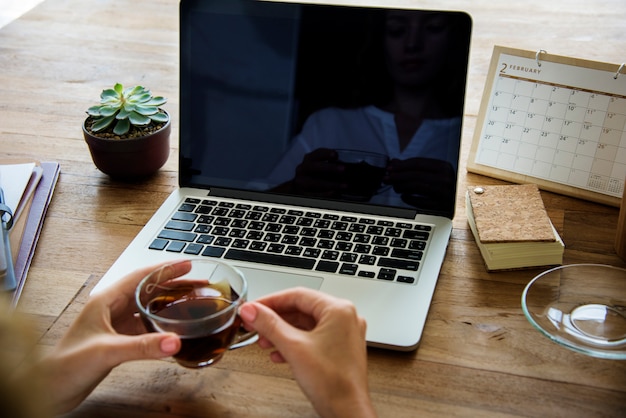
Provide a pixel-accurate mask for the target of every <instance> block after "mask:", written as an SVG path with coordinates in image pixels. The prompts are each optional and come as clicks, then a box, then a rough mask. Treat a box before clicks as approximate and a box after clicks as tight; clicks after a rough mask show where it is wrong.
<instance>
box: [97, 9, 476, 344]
mask: <svg viewBox="0 0 626 418" xmlns="http://www.w3.org/2000/svg"><path fill="white" fill-rule="evenodd" d="M384 7H385V6H381V7H380V8H379V7H369V6H368V7H357V6H340V5H322V4H307V3H302V4H301V3H294V2H289V3H280V2H273V1H253V0H181V2H180V146H179V168H178V175H179V186H180V187H179V188H177V189H176V190H175V191H174V192H172V193H171V195H170V196H169V197H168V198H167V200H166V201H165V202H164V203H163V204H162V206H161V207H160V208H159V209H158V210H157V211H156V213H155V214H154V216H153V217H152V218H151V219H150V220H149V222H148V223H147V224H146V225H145V227H144V228H143V229H142V230H141V231H140V232H139V234H138V235H137V237H136V238H135V239H134V240H133V241H132V243H131V244H130V245H129V246H128V248H126V250H125V251H124V252H123V253H122V254H121V256H120V257H119V258H118V259H117V261H116V262H115V263H114V264H113V266H112V267H111V268H110V270H109V271H108V272H107V273H106V274H105V275H104V276H103V278H102V279H101V281H100V282H99V283H98V284H97V286H96V288H95V289H94V291H98V290H99V289H102V288H104V287H106V286H107V285H109V284H111V283H112V282H114V281H115V280H117V279H119V278H121V277H123V276H124V275H125V274H127V273H128V272H130V271H133V270H135V269H137V268H138V267H140V266H143V265H151V264H154V263H157V262H159V261H164V260H177V259H181V258H213V259H219V260H223V261H225V262H228V263H230V264H232V265H234V266H235V267H237V268H238V269H240V270H241V271H242V272H243V273H244V274H245V276H246V278H247V279H248V282H249V299H256V298H258V297H260V296H262V295H266V294H269V293H272V292H275V291H278V290H281V289H285V288H290V287H294V286H304V287H308V288H312V289H318V290H320V291H322V292H325V293H328V294H331V295H334V296H338V297H341V298H345V299H349V300H351V301H352V302H353V303H354V304H355V305H356V307H357V309H358V311H359V313H360V314H361V315H362V316H363V317H364V318H365V319H366V320H367V324H368V327H367V336H366V338H367V342H368V344H369V345H370V346H373V347H381V348H386V349H392V350H399V351H411V350H414V349H416V348H417V347H418V345H419V343H420V340H421V336H422V332H423V329H424V325H425V322H426V318H427V314H428V310H429V307H430V303H431V299H432V296H433V293H434V290H435V286H436V283H437V279H438V275H439V272H440V269H441V266H442V263H443V260H444V257H445V254H446V248H447V245H448V242H449V238H450V234H451V230H452V218H453V216H454V210H455V199H456V182H457V172H458V160H459V149H460V140H461V121H462V116H463V103H464V97H465V83H466V75H467V63H468V53H469V43H470V33H471V18H470V17H469V16H468V15H467V14H466V13H464V12H457V11H437V10H409V9H396V10H388V9H385V8H384Z"/></svg>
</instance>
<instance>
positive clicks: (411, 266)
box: [378, 257, 420, 271]
mask: <svg viewBox="0 0 626 418" xmlns="http://www.w3.org/2000/svg"><path fill="white" fill-rule="evenodd" d="M419 265H420V263H419V262H417V261H412V260H402V259H399V258H386V257H381V258H379V259H378V266H380V267H391V268H396V269H401V270H411V271H417V269H418V267H419Z"/></svg>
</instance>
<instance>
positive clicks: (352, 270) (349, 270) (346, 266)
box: [339, 263, 358, 276]
mask: <svg viewBox="0 0 626 418" xmlns="http://www.w3.org/2000/svg"><path fill="white" fill-rule="evenodd" d="M357 270H358V266H357V265H356V264H351V263H343V264H342V265H341V268H340V269H339V274H348V275H350V276H354V275H355V274H356V272H357Z"/></svg>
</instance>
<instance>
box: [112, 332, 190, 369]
mask: <svg viewBox="0 0 626 418" xmlns="http://www.w3.org/2000/svg"><path fill="white" fill-rule="evenodd" d="M110 345H111V346H112V347H111V348H113V349H112V350H109V352H110V353H111V356H112V357H113V358H111V361H112V363H114V364H122V363H124V362H126V361H132V360H147V359H159V358H163V357H168V356H171V355H174V354H176V353H177V352H178V351H179V350H180V347H181V341H180V337H179V336H178V335H176V334H174V333H158V332H150V333H147V334H140V335H132V336H131V335H119V336H118V338H116V339H115V341H111V342H110Z"/></svg>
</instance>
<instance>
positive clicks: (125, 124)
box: [113, 119, 130, 135]
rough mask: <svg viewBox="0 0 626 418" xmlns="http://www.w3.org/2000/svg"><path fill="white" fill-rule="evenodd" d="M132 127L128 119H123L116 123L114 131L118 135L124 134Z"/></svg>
mask: <svg viewBox="0 0 626 418" xmlns="http://www.w3.org/2000/svg"><path fill="white" fill-rule="evenodd" d="M129 129H130V122H129V121H128V119H122V120H119V121H117V123H116V124H115V128H113V133H114V134H116V135H124V134H125V133H126V132H128V130H129Z"/></svg>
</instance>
